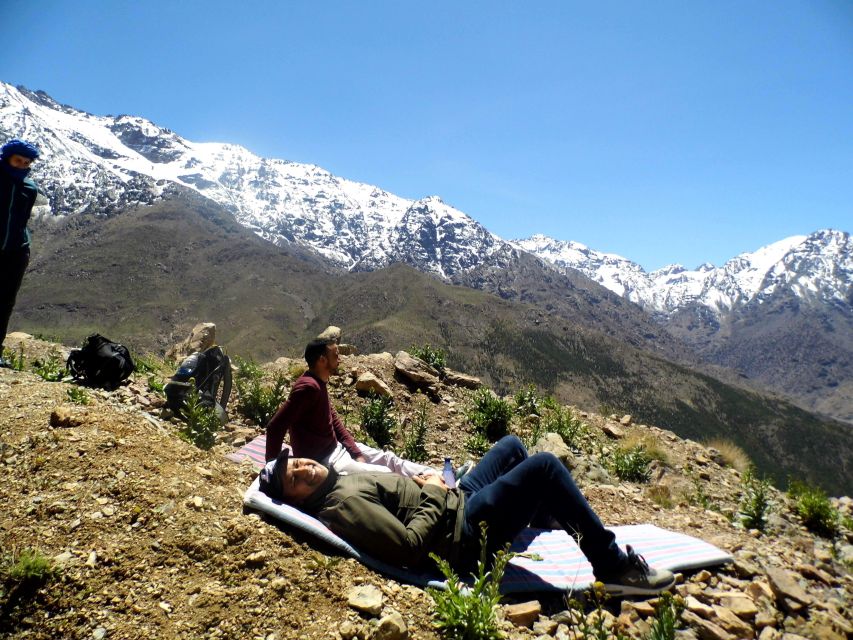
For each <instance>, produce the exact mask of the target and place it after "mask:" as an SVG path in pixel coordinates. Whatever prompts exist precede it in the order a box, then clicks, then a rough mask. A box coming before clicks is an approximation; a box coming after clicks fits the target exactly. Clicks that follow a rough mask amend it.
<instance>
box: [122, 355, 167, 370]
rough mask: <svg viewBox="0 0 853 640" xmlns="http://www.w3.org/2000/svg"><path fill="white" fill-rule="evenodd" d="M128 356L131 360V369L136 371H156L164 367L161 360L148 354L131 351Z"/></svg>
mask: <svg viewBox="0 0 853 640" xmlns="http://www.w3.org/2000/svg"><path fill="white" fill-rule="evenodd" d="M130 358H131V360H133V370H134V371H136V372H137V373H157V372H159V371H161V370H162V369H163V367H164V364H163V362H162V361H161V360H159V359H158V358H156V357H155V356H152V355H150V354H146V355H142V354H139V353H133V354H131V356H130Z"/></svg>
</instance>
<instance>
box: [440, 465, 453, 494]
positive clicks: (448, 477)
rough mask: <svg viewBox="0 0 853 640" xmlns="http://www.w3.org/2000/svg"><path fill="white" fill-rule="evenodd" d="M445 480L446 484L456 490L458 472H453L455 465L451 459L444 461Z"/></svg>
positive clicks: (443, 474)
mask: <svg viewBox="0 0 853 640" xmlns="http://www.w3.org/2000/svg"><path fill="white" fill-rule="evenodd" d="M441 476H442V477H443V478H444V484H446V485H447V486H448V487H450V488H451V489H455V488H456V472H454V471H453V465H452V464H451V463H450V458H445V459H444V470H443V471H442V472H441Z"/></svg>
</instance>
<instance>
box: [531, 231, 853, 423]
mask: <svg viewBox="0 0 853 640" xmlns="http://www.w3.org/2000/svg"><path fill="white" fill-rule="evenodd" d="M514 244H515V245H516V246H517V247H519V248H521V249H524V250H526V251H530V252H531V253H534V254H535V255H537V256H539V257H540V258H542V259H544V260H547V261H548V262H550V263H551V264H554V265H555V266H557V267H559V268H561V269H563V270H565V271H567V272H575V271H579V272H581V273H583V274H584V275H586V276H587V277H589V278H591V279H592V280H594V281H596V282H598V283H600V284H601V285H602V286H604V287H607V288H608V289H609V290H611V291H613V292H615V293H618V294H619V295H621V296H623V297H625V298H627V299H629V300H631V301H632V302H635V303H637V304H638V305H640V306H641V307H643V308H644V309H646V310H647V311H649V312H650V313H651V314H652V315H653V316H655V317H656V318H657V319H658V321H659V322H661V324H663V325H664V326H666V327H667V328H668V329H669V331H670V332H671V333H672V334H674V335H675V336H677V337H678V338H680V339H682V340H684V341H685V342H686V343H688V344H690V345H691V346H692V347H693V348H694V349H695V350H696V351H697V352H698V353H699V354H700V355H701V356H702V357H703V358H704V359H705V360H707V361H709V362H713V363H716V364H719V365H722V366H725V367H730V368H733V369H736V370H738V371H740V372H742V373H743V374H744V375H746V376H748V377H750V378H754V379H756V380H758V381H759V382H761V383H762V384H764V385H765V386H767V387H768V388H771V389H775V390H777V391H779V392H783V393H786V394H788V395H790V396H792V397H794V398H796V399H797V400H798V401H800V402H801V403H802V404H803V405H804V406H805V407H807V408H809V409H811V410H816V411H821V412H823V413H826V414H828V415H832V416H835V417H838V418H839V419H842V420H846V421H848V422H853V239H851V237H850V234H849V233H846V232H843V231H835V230H832V229H826V230H822V231H817V232H815V233H812V234H811V235H809V236H795V237H791V238H786V239H785V240H781V241H779V242H776V243H774V244H772V245H769V246H767V247H762V248H761V249H759V250H757V251H755V252H752V253H745V254H741V255H739V256H736V257H735V258H732V259H731V260H729V261H728V262H726V264H724V265H723V266H722V267H714V266H713V265H709V264H704V265H701V266H699V267H698V268H697V269H695V270H687V269H685V268H684V267H682V266H681V265H672V266H669V267H665V268H663V269H660V270H658V271H654V272H652V273H646V272H645V271H644V270H643V269H642V267H640V266H639V265H638V264H635V263H633V262H631V261H629V260H626V259H625V258H622V257H620V256H616V255H612V254H603V253H599V252H596V251H593V250H592V249H589V248H588V247H585V246H584V245H581V244H579V243H576V242H562V241H558V240H554V239H551V238H547V237H545V236H541V235H540V236H533V237H531V238H528V239H526V240H520V241H516V242H515V243H514Z"/></svg>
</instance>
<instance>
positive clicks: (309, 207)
mask: <svg viewBox="0 0 853 640" xmlns="http://www.w3.org/2000/svg"><path fill="white" fill-rule="evenodd" d="M0 133H2V134H3V136H4V137H10V136H19V137H22V138H25V139H28V140H31V141H33V142H35V143H36V144H38V145H39V147H40V148H41V150H42V152H43V156H42V161H40V162H39V163H37V165H36V169H35V170H34V173H33V177H34V178H35V179H36V180H37V182H38V183H39V185H40V187H41V188H42V190H43V191H44V192H45V193H46V194H47V196H48V200H49V204H50V211H51V213H53V214H54V215H72V214H75V213H80V212H94V213H98V214H107V215H108V214H109V213H111V212H113V211H119V210H122V209H124V208H125V207H127V206H128V205H131V204H135V203H151V202H153V201H154V200H156V199H158V198H160V197H162V196H164V195H165V194H167V193H168V192H169V191H170V190H172V189H175V187H176V186H181V187H185V188H189V189H192V190H194V191H197V192H198V193H200V194H201V195H203V196H204V197H206V198H209V199H210V200H212V201H214V202H216V203H218V204H221V205H224V206H225V207H227V208H228V209H229V210H231V211H232V212H233V214H234V216H235V218H236V219H237V220H238V221H239V222H240V223H241V224H243V225H245V226H247V227H249V228H251V229H252V230H254V231H255V232H256V233H257V234H258V235H260V236H262V237H264V238H266V239H267V240H270V241H272V242H274V243H277V244H283V243H288V242H294V243H297V244H300V245H306V246H309V247H311V248H313V249H315V250H316V251H318V252H319V253H320V254H321V255H323V256H324V257H326V258H327V259H329V260H330V261H332V262H334V263H335V264H337V265H339V266H341V267H344V268H347V269H350V270H369V269H375V268H378V267H382V266H385V265H387V264H389V263H392V262H407V263H409V264H412V265H413V266H415V267H417V268H418V269H420V270H422V271H426V272H429V273H434V274H436V275H439V276H441V277H445V278H446V277H450V276H452V275H453V274H455V273H457V272H459V271H461V270H465V269H467V268H469V267H471V266H472V265H476V264H480V263H481V262H482V261H483V260H484V259H485V258H487V257H488V256H490V255H491V254H493V253H495V252H497V251H504V252H505V251H506V250H507V248H508V247H507V245H506V243H505V242H503V241H502V240H501V239H500V238H498V237H497V236H495V235H493V234H492V233H490V232H489V231H487V230H486V229H485V228H484V227H483V226H482V225H480V224H479V223H477V222H476V221H475V220H473V219H471V218H469V217H468V216H466V215H465V214H464V213H462V212H461V211H458V210H457V209H454V208H453V207H451V206H448V205H447V204H445V203H444V202H442V201H441V199H440V198H437V197H428V198H423V199H421V200H417V201H412V200H406V199H405V198H401V197H398V196H396V195H394V194H392V193H388V192H387V191H384V190H382V189H380V188H378V187H374V186H372V185H368V184H362V183H358V182H354V181H352V180H347V179H345V178H339V177H337V176H334V175H332V174H331V173H329V172H328V171H326V170H324V169H322V168H320V167H318V166H315V165H310V164H303V163H298V162H289V161H287V160H278V159H267V158H261V157H259V156H256V155H254V154H253V153H251V152H250V151H248V150H247V149H245V148H243V147H241V146H238V145H233V144H221V143H198V142H191V141H189V140H185V139H184V138H181V137H180V136H178V135H177V134H175V133H174V132H172V131H170V130H168V129H164V128H161V127H158V126H157V125H155V124H154V123H152V122H150V121H148V120H146V119H144V118H140V117H136V116H127V115H122V116H117V117H113V116H94V115H91V114H88V113H85V112H82V111H78V110H76V109H74V108H72V107H69V106H66V105H60V104H58V103H57V102H56V101H54V100H53V99H52V98H51V97H50V96H48V95H47V94H45V93H44V92H41V91H37V92H33V91H29V90H27V89H24V88H16V87H13V86H11V85H9V84H4V83H0Z"/></svg>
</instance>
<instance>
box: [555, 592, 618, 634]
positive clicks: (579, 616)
mask: <svg viewBox="0 0 853 640" xmlns="http://www.w3.org/2000/svg"><path fill="white" fill-rule="evenodd" d="M609 597H610V596H608V594H607V591H606V590H605V588H604V585H603V584H602V583H601V582H595V583H594V584H593V585H592V587H591V588H590V589H589V595H588V596H587V600H588V601H589V602H590V603H591V604H592V611H591V612H590V614H589V615H587V614H586V612H585V611H586V607H585V606H584V603H583V602H581V601H580V600H578V599H577V598H571V599H569V600H568V601H567V603H566V604H567V605H568V613H569V618H570V621H571V626H572V627H573V631H574V636H572V637H574V638H578V639H579V640H628V636H626V635H624V634H623V633H622V632H621V631H619V630H618V629H609V628H608V626H609V625H608V622H607V616H606V615H605V610H606V609H605V607H604V605H605V603H606V602H607V600H608V599H609Z"/></svg>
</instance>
